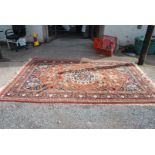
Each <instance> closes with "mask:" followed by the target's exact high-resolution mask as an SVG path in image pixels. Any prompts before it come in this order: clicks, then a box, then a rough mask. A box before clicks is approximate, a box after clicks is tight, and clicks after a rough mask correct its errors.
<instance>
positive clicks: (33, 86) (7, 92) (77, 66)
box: [0, 58, 155, 104]
mask: <svg viewBox="0 0 155 155" xmlns="http://www.w3.org/2000/svg"><path fill="white" fill-rule="evenodd" d="M0 101H8V102H11V101H12V102H35V103H77V104H82V103H83V104H89V103H91V104H103V103H108V104H112V103H121V104H131V103H134V104H137V103H138V104H139V103H144V104H145V103H155V87H154V86H153V83H151V81H150V80H148V78H147V77H146V76H145V75H144V74H143V73H142V72H141V71H140V70H139V69H138V68H137V66H136V65H134V64H133V63H126V62H119V61H102V62H101V61H90V62H80V61H70V60H48V59H40V58H34V59H32V60H31V61H29V62H28V63H27V64H26V65H25V66H24V67H23V69H22V70H21V71H20V73H19V74H18V75H17V77H16V78H15V79H14V80H13V81H12V82H11V83H10V84H9V85H8V86H6V88H4V89H3V90H2V91H1V93H0Z"/></svg>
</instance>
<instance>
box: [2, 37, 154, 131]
mask: <svg viewBox="0 0 155 155" xmlns="http://www.w3.org/2000/svg"><path fill="white" fill-rule="evenodd" d="M3 55H4V57H6V58H9V59H10V60H11V62H0V87H3V86H4V85H5V84H7V83H8V82H9V81H10V80H11V79H12V78H13V77H14V76H15V75H16V74H17V72H18V71H19V69H20V68H21V67H22V66H23V64H24V63H25V62H26V61H27V60H28V59H29V58H32V57H48V58H59V59H62V58H70V59H103V61H104V60H105V59H110V60H120V61H129V62H137V58H135V57H128V56H125V55H122V54H120V53H119V52H117V53H116V54H115V56H113V57H110V58H105V57H104V56H103V55H98V54H96V53H95V51H94V49H93V48H92V41H91V40H88V39H75V38H74V39H71V38H63V39H57V40H55V41H53V42H51V43H47V44H43V45H41V46H40V47H36V48H33V47H31V48H29V49H28V50H24V49H23V50H20V51H19V52H18V53H16V52H15V51H10V50H8V49H7V48H6V47H3ZM140 68H141V69H142V70H143V71H144V72H145V73H146V74H147V75H148V76H149V77H150V78H151V79H152V81H153V82H154V83H155V55H154V56H148V57H147V60H146V64H145V65H144V66H141V67H140ZM0 128H155V105H114V104H113V105H112V104H107V105H106V104H105V105H80V104H71V105H68V104H34V103H33V104H30V103H6V102H3V103H0Z"/></svg>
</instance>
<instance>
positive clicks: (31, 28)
mask: <svg viewBox="0 0 155 155" xmlns="http://www.w3.org/2000/svg"><path fill="white" fill-rule="evenodd" d="M10 28H12V26H11V25H0V30H1V29H2V30H4V31H5V30H7V29H10ZM33 32H36V33H38V39H39V41H40V42H43V41H44V38H43V28H42V25H26V39H27V41H33ZM4 37H5V34H4V33H0V38H4Z"/></svg>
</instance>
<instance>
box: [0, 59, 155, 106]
mask: <svg viewBox="0 0 155 155" xmlns="http://www.w3.org/2000/svg"><path fill="white" fill-rule="evenodd" d="M35 60H43V61H44V60H45V61H46V60H47V61H53V60H54V61H55V60H57V61H73V62H74V61H79V62H100V61H99V60H92V59H90V60H88V61H82V60H80V59H76V60H75V59H74V60H73V59H56V58H55V59H50V58H39V57H34V58H30V59H29V60H28V61H27V62H25V63H24V64H23V66H22V67H21V68H20V69H19V71H17V74H16V75H15V77H14V78H12V79H11V80H9V82H8V83H7V84H5V85H4V86H2V87H1V88H0V96H2V94H3V93H4V92H5V91H6V90H7V89H8V87H9V86H10V84H12V83H14V82H15V81H16V80H17V79H18V77H19V76H20V75H21V74H22V73H23V72H24V71H25V69H26V67H27V66H28V65H29V64H30V63H32V62H33V61H35ZM102 61H104V62H105V61H109V60H102ZM110 61H111V62H122V63H130V64H133V65H134V67H136V69H137V70H138V71H139V73H140V74H142V75H143V76H144V77H145V80H146V81H148V82H149V84H150V86H152V87H153V88H154V87H155V83H153V81H152V80H151V79H150V78H149V77H148V76H147V74H146V73H144V71H143V70H142V69H141V68H140V67H138V66H137V64H135V63H134V62H125V61H115V60H110ZM0 101H2V102H20V103H39V104H44V103H45V104H50V103H51V104H57V103H60V104H134V105H136V104H138V105H139V104H146V105H150V104H153V105H154V103H155V101H149V99H148V100H147V101H139V102H120V101H118V102H117V101H115V102H104V101H103V102H87V101H80V102H77V101H39V100H37V99H35V100H34V99H30V100H25V99H21V100H16V99H12V100H9V99H1V98H0Z"/></svg>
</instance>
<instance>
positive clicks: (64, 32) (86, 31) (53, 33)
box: [45, 25, 104, 41]
mask: <svg viewBox="0 0 155 155" xmlns="http://www.w3.org/2000/svg"><path fill="white" fill-rule="evenodd" d="M45 27H46V31H47V32H46V38H48V39H47V40H48V41H52V40H54V39H56V38H83V39H93V38H94V37H99V36H101V35H103V30H104V26H103V25H47V26H45Z"/></svg>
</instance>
